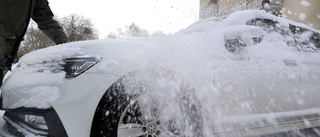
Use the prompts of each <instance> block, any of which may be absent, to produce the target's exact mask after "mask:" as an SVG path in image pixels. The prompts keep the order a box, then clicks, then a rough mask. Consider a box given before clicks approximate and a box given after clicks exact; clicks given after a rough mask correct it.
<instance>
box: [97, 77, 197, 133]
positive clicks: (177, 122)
mask: <svg viewBox="0 0 320 137" xmlns="http://www.w3.org/2000/svg"><path fill="white" fill-rule="evenodd" d="M194 93H195V89H194V88H192V87H191V86H190V85H189V84H188V83H186V82H184V81H183V80H182V79H181V78H180V77H178V76H176V75H175V74H174V73H171V72H168V71H165V72H163V71H161V73H159V72H154V71H151V72H150V71H147V72H146V71H140V72H135V73H133V74H130V75H128V76H126V77H124V78H122V79H120V80H119V81H117V82H116V83H115V84H113V86H112V87H111V88H109V89H108V91H107V92H106V94H105V95H104V96H103V97H102V99H101V101H100V103H99V105H98V107H97V110H96V113H95V116H94V120H93V123H92V126H93V127H92V132H91V136H92V137H93V136H94V137H99V136H101V137H102V136H106V137H109V136H112V137H128V136H131V137H170V136H197V137H201V136H202V116H201V110H200V109H201V108H200V104H199V101H198V100H197V98H196V97H195V95H194Z"/></svg>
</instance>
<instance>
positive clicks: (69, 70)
mask: <svg viewBox="0 0 320 137" xmlns="http://www.w3.org/2000/svg"><path fill="white" fill-rule="evenodd" d="M98 61H99V59H98V58H97V57H94V56H91V55H82V56H75V57H71V58H67V59H65V64H64V65H63V67H64V71H65V72H66V78H72V77H76V76H78V75H80V74H81V73H83V72H85V71H86V70H88V69H89V68H91V67H92V66H94V65H95V64H96V63H97V62H98Z"/></svg>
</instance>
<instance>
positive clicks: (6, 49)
mask: <svg viewBox="0 0 320 137" xmlns="http://www.w3.org/2000/svg"><path fill="white" fill-rule="evenodd" d="M53 16H54V15H53V13H52V11H51V9H50V7H49V2H48V1H47V0H0V80H1V82H0V88H1V85H2V81H3V77H4V74H3V72H4V71H5V70H7V69H9V70H10V69H11V65H12V63H13V62H14V59H15V56H16V54H17V52H18V48H19V46H20V43H21V41H22V40H23V37H24V35H25V33H26V31H27V28H28V25H29V22H30V19H31V18H32V20H34V21H35V22H36V23H37V25H38V28H39V29H40V30H42V32H44V34H46V35H47V36H48V37H49V38H50V39H51V40H52V41H54V42H55V44H62V43H66V42H68V39H67V36H66V34H65V32H64V30H63V28H62V27H61V26H60V25H59V24H58V22H57V21H56V20H54V19H53Z"/></svg>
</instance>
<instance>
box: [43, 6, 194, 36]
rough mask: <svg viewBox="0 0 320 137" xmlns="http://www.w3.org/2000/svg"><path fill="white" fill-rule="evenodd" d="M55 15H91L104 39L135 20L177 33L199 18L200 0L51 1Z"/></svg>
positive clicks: (149, 26)
mask: <svg viewBox="0 0 320 137" xmlns="http://www.w3.org/2000/svg"><path fill="white" fill-rule="evenodd" d="M48 1H49V3H50V7H51V9H52V11H53V12H54V14H55V15H57V16H58V17H63V16H66V15H70V14H73V13H76V14H79V15H83V16H84V17H86V18H90V19H91V21H92V23H93V24H94V26H95V27H96V28H97V30H98V31H99V32H100V38H104V37H105V36H106V35H108V33H109V32H111V31H113V32H116V29H117V28H124V27H125V26H126V25H129V24H131V23H136V24H137V25H138V26H140V27H142V28H144V29H146V30H148V31H149V32H150V33H152V32H154V31H158V30H160V31H162V32H164V33H166V34H170V33H174V32H176V31H178V30H180V29H182V28H186V27H188V26H189V25H191V24H192V23H194V22H196V21H197V20H198V15H199V3H200V2H199V0H90V1H88V0H48Z"/></svg>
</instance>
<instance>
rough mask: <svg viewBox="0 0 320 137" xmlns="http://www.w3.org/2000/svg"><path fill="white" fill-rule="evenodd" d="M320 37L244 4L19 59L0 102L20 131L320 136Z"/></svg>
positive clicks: (123, 136) (75, 136)
mask: <svg viewBox="0 0 320 137" xmlns="http://www.w3.org/2000/svg"><path fill="white" fill-rule="evenodd" d="M319 38H320V37H319V30H315V29H313V28H311V27H308V26H306V25H304V24H299V23H296V22H292V21H289V20H286V19H283V18H280V17H275V16H273V15H271V14H268V13H266V12H264V11H239V12H236V13H233V14H231V15H230V16H229V17H227V18H226V19H219V18H210V19H207V20H204V21H200V22H198V23H195V24H193V25H191V26H190V27H188V28H187V29H184V30H181V31H179V32H178V33H176V34H174V35H171V36H159V37H149V38H129V39H106V40H95V41H83V42H74V43H68V44H63V45H58V46H54V47H49V48H46V49H41V50H38V51H35V52H32V53H29V54H27V55H25V56H23V57H22V58H21V59H20V60H19V62H18V63H17V64H16V65H15V66H14V67H13V69H12V72H11V73H10V74H7V75H6V78H5V80H4V84H3V87H2V89H1V90H2V93H1V106H0V108H1V109H3V110H5V111H6V112H5V114H4V119H5V120H6V122H7V124H6V129H8V130H9V131H10V132H11V133H13V134H15V135H17V136H32V135H37V136H53V137H66V136H69V137H88V136H91V137H99V136H101V137H102V136H118V137H128V136H148V137H149V136H150V137H156V136H196V137H199V136H230V137H234V136H261V135H266V136H268V135H281V134H295V133H297V134H298V135H303V134H309V135H319V131H318V127H320V119H319V117H320V100H319V97H320V52H319V49H320V42H319ZM292 131H296V132H292ZM317 133H318V134H317Z"/></svg>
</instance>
